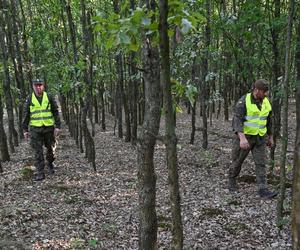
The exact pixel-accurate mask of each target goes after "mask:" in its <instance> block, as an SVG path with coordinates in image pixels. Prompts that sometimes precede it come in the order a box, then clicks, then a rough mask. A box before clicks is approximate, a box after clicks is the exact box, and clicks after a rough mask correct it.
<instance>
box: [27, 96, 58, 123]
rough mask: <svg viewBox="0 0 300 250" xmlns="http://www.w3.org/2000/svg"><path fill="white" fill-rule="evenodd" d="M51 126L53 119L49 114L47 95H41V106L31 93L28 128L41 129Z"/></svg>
mask: <svg viewBox="0 0 300 250" xmlns="http://www.w3.org/2000/svg"><path fill="white" fill-rule="evenodd" d="M53 125H54V118H53V114H52V112H51V105H50V103H49V99H48V95H47V93H46V92H44V93H43V99H42V103H41V104H40V103H39V101H38V100H37V98H36V96H35V94H34V93H32V96H31V105H30V126H34V127H42V126H53Z"/></svg>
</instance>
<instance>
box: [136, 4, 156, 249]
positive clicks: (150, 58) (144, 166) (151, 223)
mask: <svg viewBox="0 0 300 250" xmlns="http://www.w3.org/2000/svg"><path fill="white" fill-rule="evenodd" d="M144 5H145V6H146V8H147V10H148V11H154V12H155V5H156V4H155V1H154V0H150V1H149V0H141V1H140V6H144ZM142 39H143V45H142V51H141V56H142V65H143V69H144V71H143V78H144V84H145V97H146V98H145V115H144V122H143V126H142V129H141V133H140V137H139V140H138V142H139V143H138V156H137V163H138V192H139V249H141V250H144V249H149V250H150V249H157V216H156V210H155V200H156V174H155V172H154V162H153V154H154V147H155V144H156V136H157V135H158V131H159V123H160V109H161V90H160V71H159V53H158V48H157V47H156V46H155V45H152V41H153V37H152V36H151V35H149V34H148V35H146V34H145V31H144V32H142Z"/></svg>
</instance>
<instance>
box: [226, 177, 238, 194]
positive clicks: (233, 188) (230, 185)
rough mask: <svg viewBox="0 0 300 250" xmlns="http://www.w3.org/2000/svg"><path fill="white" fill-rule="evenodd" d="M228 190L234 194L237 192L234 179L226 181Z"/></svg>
mask: <svg viewBox="0 0 300 250" xmlns="http://www.w3.org/2000/svg"><path fill="white" fill-rule="evenodd" d="M228 189H229V192H230V193H235V192H238V191H239V188H238V185H237V183H236V179H235V178H230V177H229V179H228Z"/></svg>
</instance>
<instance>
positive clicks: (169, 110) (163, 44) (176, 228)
mask: <svg viewBox="0 0 300 250" xmlns="http://www.w3.org/2000/svg"><path fill="white" fill-rule="evenodd" d="M159 11H160V18H159V19H160V20H159V21H160V22H159V27H160V31H159V38H160V56H161V64H160V65H161V86H162V88H163V106H164V111H165V131H166V132H165V133H166V134H165V140H164V142H165V144H166V159H167V166H168V177H169V192H170V201H171V214H172V225H173V226H172V249H178V250H179V249H182V248H183V231H182V221H181V207H180V192H179V180H178V179H179V177H178V161H177V137H176V133H175V126H176V124H175V117H174V108H173V101H172V92H171V80H170V50H169V37H168V21H167V20H168V0H160V1H159Z"/></svg>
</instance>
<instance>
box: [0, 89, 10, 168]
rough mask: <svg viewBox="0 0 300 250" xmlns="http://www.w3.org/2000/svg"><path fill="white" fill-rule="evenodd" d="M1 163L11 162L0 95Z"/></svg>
mask: <svg viewBox="0 0 300 250" xmlns="http://www.w3.org/2000/svg"><path fill="white" fill-rule="evenodd" d="M0 153H1V157H0V162H1V161H2V162H4V161H10V156H9V151H8V146H7V138H6V133H5V130H4V124H3V105H2V96H1V94H0Z"/></svg>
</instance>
